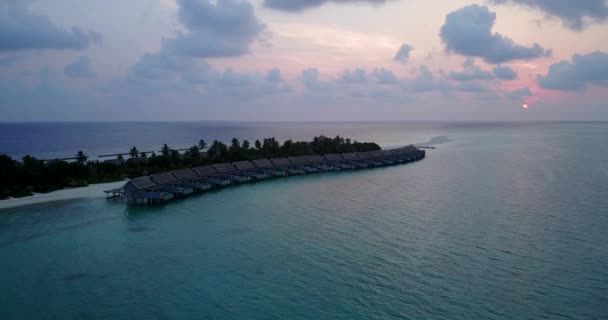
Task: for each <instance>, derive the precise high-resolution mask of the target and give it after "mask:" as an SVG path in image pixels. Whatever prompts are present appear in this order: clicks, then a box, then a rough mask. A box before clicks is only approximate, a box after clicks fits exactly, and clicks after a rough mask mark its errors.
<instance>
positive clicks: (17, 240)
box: [0, 123, 608, 319]
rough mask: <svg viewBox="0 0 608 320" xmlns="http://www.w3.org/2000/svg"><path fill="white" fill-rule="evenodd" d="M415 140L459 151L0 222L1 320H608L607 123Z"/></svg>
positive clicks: (424, 132)
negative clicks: (157, 202)
mask: <svg viewBox="0 0 608 320" xmlns="http://www.w3.org/2000/svg"><path fill="white" fill-rule="evenodd" d="M403 126H404V127H406V128H405V129H404V131H403V132H404V134H403V139H404V140H407V139H408V138H410V139H413V138H412V134H414V136H415V137H414V138H415V139H422V138H424V139H428V138H432V137H436V136H447V138H449V140H448V139H445V138H443V139H438V140H437V139H436V140H437V141H444V142H446V141H449V142H447V143H443V144H439V145H437V149H436V150H430V151H428V152H427V158H426V159H425V160H422V161H419V162H416V163H412V164H407V165H401V166H395V167H388V168H378V169H370V170H362V171H356V172H344V173H327V174H322V175H309V176H302V177H294V178H289V179H285V180H274V181H268V182H263V183H256V184H249V185H242V186H238V187H234V188H229V189H225V190H222V191H219V192H211V193H207V194H204V195H200V196H194V197H190V198H188V199H186V200H182V201H179V202H173V203H171V204H169V205H166V206H161V207H127V206H125V204H124V203H121V202H118V201H106V200H103V199H86V200H75V201H64V202H58V203H50V204H45V205H38V206H30V207H24V208H16V209H10V210H4V211H0V285H1V286H0V319H606V318H607V317H608V245H607V243H608V144H607V143H606V138H607V137H608V125H607V124H603V123H550V124H539V123H530V124H500V123H496V124H479V123H477V124H450V125H447V124H443V125H434V124H433V125H432V124H429V125H428V126H425V125H417V126H418V127H415V128H414V129H412V128H411V127H409V128H408V127H407V126H408V125H407V124H403ZM378 137H381V135H380V134H378ZM379 140H382V139H381V138H380V139H379ZM388 140H394V136H393V135H391V136H390V137H388V138H386V140H385V141H380V142H382V143H387V144H388V143H389V142H387V141H388Z"/></svg>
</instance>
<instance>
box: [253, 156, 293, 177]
mask: <svg viewBox="0 0 608 320" xmlns="http://www.w3.org/2000/svg"><path fill="white" fill-rule="evenodd" d="M252 164H253V166H254V167H256V168H258V170H261V171H262V172H264V173H266V174H268V175H270V176H272V177H283V176H286V175H287V171H285V169H283V168H281V167H277V166H275V165H274V164H273V163H272V162H271V161H270V160H268V159H257V160H253V161H252Z"/></svg>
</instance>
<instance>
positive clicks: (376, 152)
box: [369, 150, 384, 158]
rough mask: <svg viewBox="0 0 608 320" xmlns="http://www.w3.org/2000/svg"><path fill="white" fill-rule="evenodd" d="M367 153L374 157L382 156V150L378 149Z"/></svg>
mask: <svg viewBox="0 0 608 320" xmlns="http://www.w3.org/2000/svg"><path fill="white" fill-rule="evenodd" d="M369 154H371V156H372V157H374V158H383V157H384V153H382V151H380V150H377V151H370V152H369Z"/></svg>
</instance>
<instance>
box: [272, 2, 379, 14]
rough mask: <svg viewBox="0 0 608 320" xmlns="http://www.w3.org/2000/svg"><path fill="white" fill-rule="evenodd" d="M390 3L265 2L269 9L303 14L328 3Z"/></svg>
mask: <svg viewBox="0 0 608 320" xmlns="http://www.w3.org/2000/svg"><path fill="white" fill-rule="evenodd" d="M388 1H390V0H264V6H265V7H267V8H271V9H275V10H281V11H288V12H301V11H304V10H308V9H312V8H316V7H320V6H322V5H324V4H326V3H336V4H357V3H369V4H372V5H381V4H384V3H385V2H388Z"/></svg>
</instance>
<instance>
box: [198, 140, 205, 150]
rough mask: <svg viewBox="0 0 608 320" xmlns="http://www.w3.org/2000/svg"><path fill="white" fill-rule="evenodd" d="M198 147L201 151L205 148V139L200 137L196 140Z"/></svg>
mask: <svg viewBox="0 0 608 320" xmlns="http://www.w3.org/2000/svg"><path fill="white" fill-rule="evenodd" d="M198 148H199V149H200V150H201V151H203V150H205V148H207V142H205V140H203V139H201V140H199V141H198Z"/></svg>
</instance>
